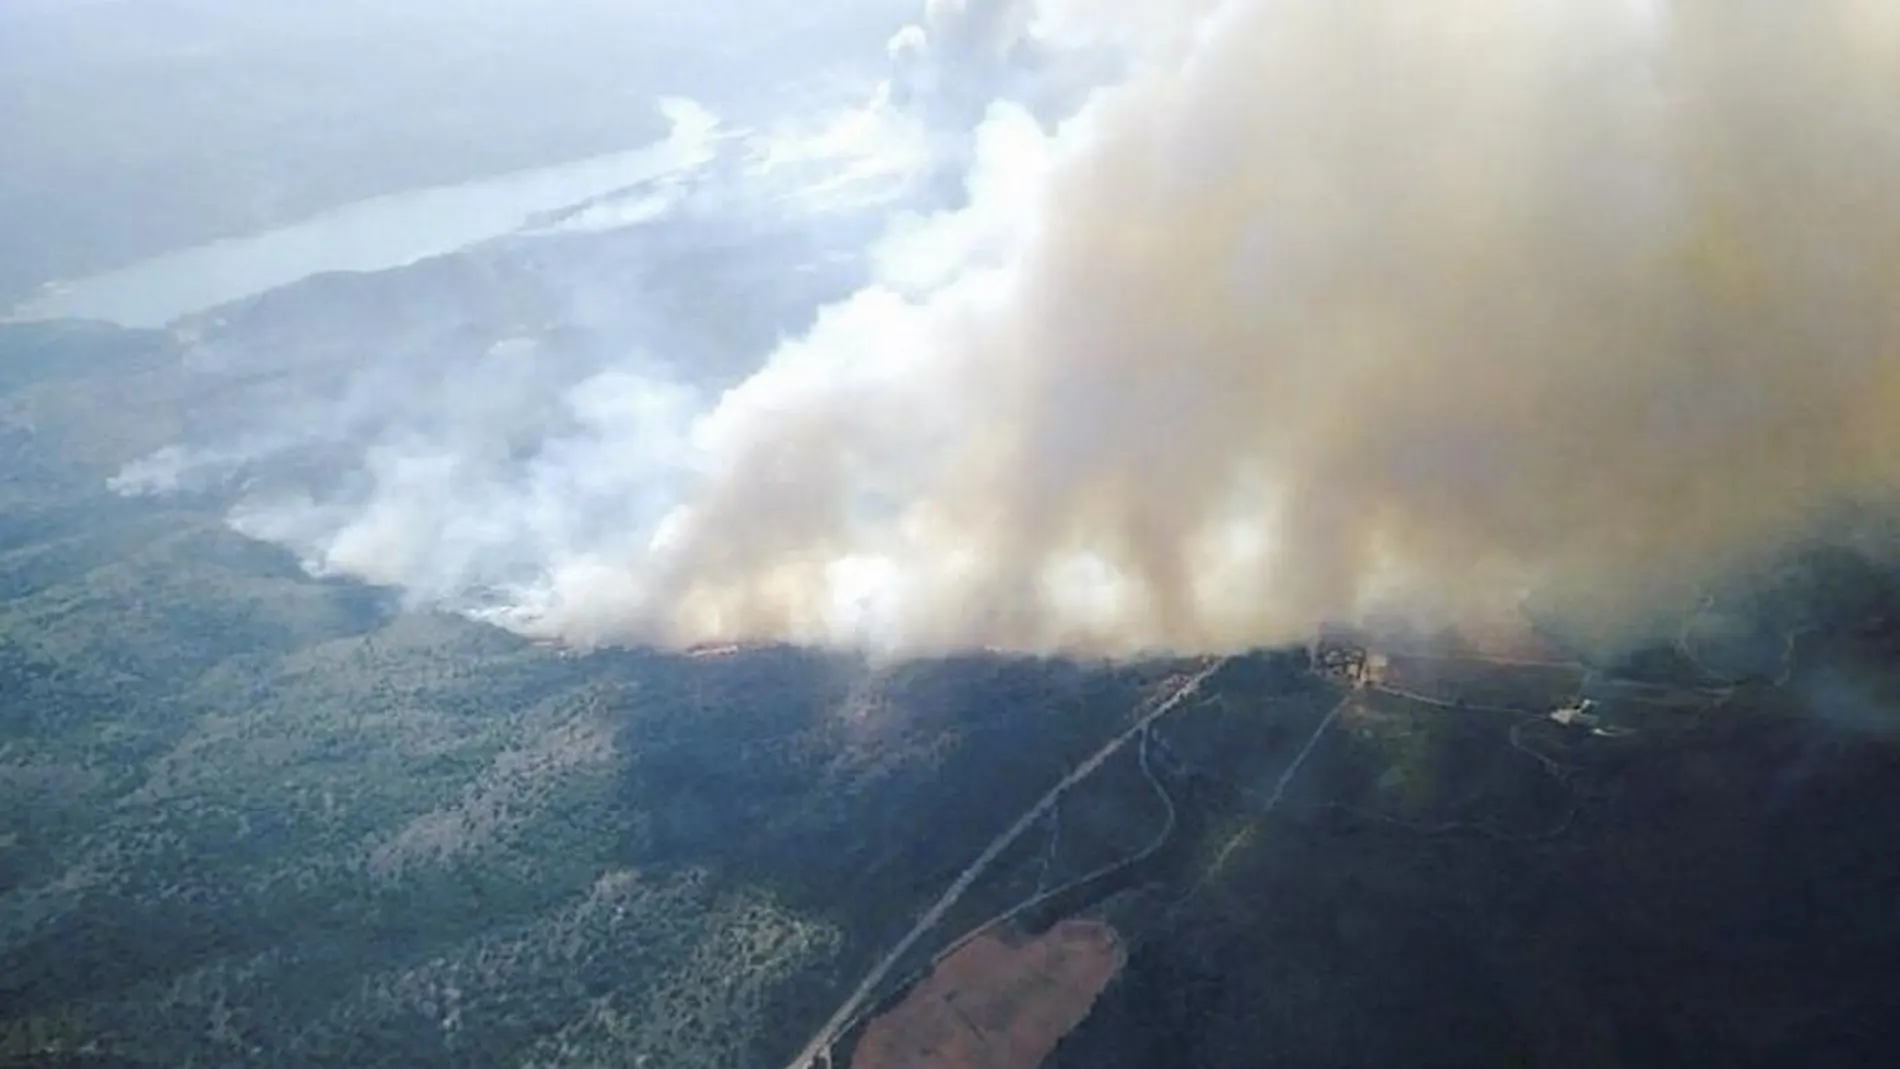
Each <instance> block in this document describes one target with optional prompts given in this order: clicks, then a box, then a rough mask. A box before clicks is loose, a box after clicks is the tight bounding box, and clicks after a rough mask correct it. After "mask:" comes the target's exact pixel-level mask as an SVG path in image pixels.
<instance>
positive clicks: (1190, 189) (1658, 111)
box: [241, 0, 1900, 652]
mask: <svg viewBox="0 0 1900 1069" xmlns="http://www.w3.org/2000/svg"><path fill="white" fill-rule="evenodd" d="M1894 12H1895V9H1894V8H1893V6H1892V5H1889V4H1887V3H1884V2H1883V0H1803V2H1801V3H1788V2H1786V0H1675V2H1667V0H1652V2H1649V3H1635V2H1626V3H1606V2H1603V0H1440V2H1439V3H1435V4H1431V5H1422V4H1418V3H1415V2H1408V0H1224V2H1222V0H1204V2H1200V3H1182V4H1172V5H1160V4H1136V3H1132V2H1116V3H1108V4H1088V5H1083V4H1080V3H1077V2H1075V0H1046V2H1043V3H1037V4H1030V3H1020V4H1012V3H1002V2H998V3H984V2H982V0H969V2H967V3H955V2H941V3H937V2H933V3H932V4H931V5H930V7H929V9H928V12H927V15H926V18H925V19H924V21H923V22H922V24H921V25H920V27H918V28H917V29H915V30H912V31H906V32H905V33H904V34H900V36H899V38H898V40H897V41H896V42H894V44H893V56H894V58H895V59H896V61H897V71H898V78H897V82H894V85H895V84H899V83H901V84H902V85H904V86H905V87H906V88H904V90H903V91H904V92H905V93H908V94H910V95H912V96H916V95H918V94H925V95H932V94H935V95H934V96H933V97H932V99H941V98H942V94H943V91H944V90H943V84H944V72H945V71H949V70H953V69H957V65H958V64H962V65H964V67H965V68H967V69H970V70H975V71H977V72H978V73H979V74H980V75H981V76H980V77H975V78H972V79H971V80H969V81H968V82H966V83H963V84H965V85H982V86H992V87H993V86H996V85H1000V84H1006V83H1007V79H1001V80H999V79H998V78H997V77H995V75H996V72H998V71H1005V70H1007V69H1009V67H1010V64H1012V63H1015V62H1018V61H1020V60H1021V59H1022V57H1023V56H1025V55H1029V54H1032V53H1033V54H1035V55H1039V56H1049V55H1059V54H1062V52H1063V51H1064V50H1066V49H1074V50H1079V51H1080V52H1083V53H1087V54H1089V55H1091V56H1099V55H1101V54H1102V53H1103V50H1113V52H1114V54H1115V55H1116V57H1117V62H1116V65H1115V67H1114V69H1115V71H1116V72H1117V73H1116V76H1115V78H1114V79H1113V81H1112V83H1111V84H1108V85H1105V86H1102V87H1100V88H1098V89H1096V90H1095V91H1093V92H1091V93H1089V94H1088V95H1087V96H1086V98H1085V99H1084V100H1083V101H1082V102H1081V103H1080V104H1079V105H1078V106H1077V107H1075V108H1074V109H1073V110H1072V112H1071V113H1070V114H1068V115H1066V117H1064V118H1063V119H1062V121H1060V122H1059V123H1053V124H1052V123H1050V122H1047V121H1045V118H1044V116H1042V115H1039V111H1041V109H1039V108H1035V107H1025V106H1023V105H1020V104H1018V103H1012V102H1008V101H993V102H989V103H988V104H987V105H986V107H985V108H984V110H983V111H982V112H981V114H982V118H981V121H980V126H979V129H978V133H977V136H976V139H975V140H974V142H972V144H973V146H974V148H973V150H972V152H971V155H970V166H969V171H968V176H967V183H966V189H965V193H966V199H965V200H964V201H963V202H962V203H961V205H960V206H958V207H955V208H952V209H948V210H941V211H937V212H935V213H924V214H910V215H905V216H902V217H900V218H899V219H898V220H897V221H896V222H895V223H894V224H893V225H892V226H891V228H890V230H889V232H888V233H887V234H886V236H885V237H884V239H883V240H882V241H881V242H880V243H879V244H878V246H877V248H876V249H875V250H874V254H873V256H872V258H871V261H870V262H871V264H872V265H873V271H874V277H873V278H872V279H871V280H870V281H869V283H868V284H867V285H865V286H864V287H863V288H862V289H861V290H860V291H859V292H857V293H856V294H854V295H853V296H851V297H849V298H848V299H845V300H843V301H842V302H839V303H837V304H835V305H833V306H831V307H829V308H827V309H825V310H824V311H823V312H822V313H821V314H820V315H819V316H818V318H817V321H816V323H815V325H814V326H813V327H812V328H811V329H810V331H809V332H807V333H805V334H804V335H803V336H801V337H798V338H795V339H792V340H790V341H787V342H786V343H785V344H783V345H782V346H780V347H779V348H778V349H777V350H776V351H775V352H773V353H771V354H770V356H769V357H768V358H767V359H766V360H765V362H764V364H763V366H762V367H761V368H760V369H759V370H758V371H757V373H756V374H753V375H751V376H750V377H749V378H746V379H745V380H744V381H743V382H740V383H738V384H737V385H734V386H733V387H732V388H730V389H728V390H725V391H724V392H723V393H722V394H721V395H719V396H718V397H717V398H716V399H710V400H706V401H702V400H701V399H700V398H698V397H696V396H695V395H693V394H692V393H691V392H690V391H686V392H680V391H677V390H674V389H673V388H671V387H668V386H666V385H665V384H663V383H662V384H657V385H656V384H653V383H645V382H643V383H642V384H640V385H638V386H637V387H634V386H626V387H625V388H626V393H627V398H628V400H627V401H626V402H625V404H624V405H622V406H618V407H616V406H613V405H609V406H606V407H605V408H596V409H595V410H593V414H592V417H591V418H592V422H591V423H590V422H589V418H590V417H583V416H579V415H576V417H575V418H576V419H578V421H579V423H580V424H582V425H584V428H583V431H582V432H581V433H580V437H579V438H577V439H576V441H580V442H584V443H586V447H585V451H584V455H579V456H570V457H567V458H563V459H560V460H557V461H552V462H550V464H549V465H548V466H547V467H546V469H545V470H531V471H529V472H528V473H527V474H526V475H525V477H524V478H523V481H521V482H519V483H518V484H517V485H515V486H513V487H512V488H511V489H510V490H509V491H508V493H507V494H505V495H503V496H501V497H496V496H495V495H493V494H491V493H487V492H485V491H484V489H483V486H482V485H479V484H475V485H471V484H468V483H465V482H464V481H463V480H462V478H461V471H462V470H463V469H462V465H463V464H464V462H465V457H464V456H463V455H462V454H461V453H460V452H454V453H451V454H449V455H445V456H432V455H427V454H426V453H424V454H417V453H414V452H409V451H404V450H402V449H400V448H397V449H395V451H394V452H392V453H388V454H386V455H380V454H379V455H378V456H376V457H374V458H373V459H372V461H371V463H370V465H369V469H368V470H369V477H370V478H371V479H372V480H373V481H374V483H375V487H376V489H375V491H374V492H373V493H371V494H369V495H367V497H366V498H364V499H362V500H361V501H358V502H354V503H352V504H350V505H349V506H348V507H344V508H341V509H337V508H331V509H329V511H327V512H326V510H325V507H324V506H322V505H321V504H320V503H313V504H311V505H310V506H309V507H307V508H304V509H303V510H302V516H303V519H302V520H300V521H299V523H301V526H299V525H298V524H293V523H289V522H288V521H287V520H286V519H285V517H286V516H296V515H297V512H296V510H290V511H286V510H285V509H284V508H282V507H281V503H277V504H273V505H270V506H268V507H262V508H257V507H254V508H252V509H250V510H247V511H246V512H244V513H242V514H241V519H242V522H243V524H244V525H245V526H246V528H247V529H249V530H252V531H254V532H257V533H260V534H264V535H266V536H271V537H280V538H285V539H288V540H291V541H293V542H296V543H298V544H301V545H303V546H305V547H306V548H307V549H310V550H311V552H312V555H313V556H314V557H315V558H316V559H317V560H318V561H319V562H320V563H321V565H322V566H324V567H328V568H332V569H337V570H342V571H347V572H351V573H354V574H360V575H364V576H366V577H369V578H373V579H377V580H380V581H387V582H395V583H402V584H407V585H416V584H423V585H426V586H427V588H428V589H430V590H432V591H440V592H443V594H444V595H445V596H448V595H450V594H453V593H454V592H456V591H457V590H458V588H467V587H470V586H472V585H476V583H475V573H477V572H483V569H479V568H476V567H475V566H474V564H472V563H471V562H473V561H476V560H479V559H492V558H493V555H494V554H493V549H494V547H496V546H506V547H508V552H509V553H510V554H512V558H511V559H510V561H509V567H508V568H505V569H501V570H500V571H499V572H497V571H494V570H488V571H487V572H485V573H484V574H483V576H482V578H481V582H480V585H484V586H492V585H494V584H493V579H494V576H495V575H498V574H505V575H506V576H508V581H507V582H506V583H503V584H501V586H502V587H503V591H502V604H501V607H500V608H499V609H496V610H495V616H496V618H498V619H502V620H504V621H506V622H508V623H510V624H511V625H512V626H516V627H520V628H522V629H525V630H530V631H533V632H537V633H541V634H546V635H551V636H558V637H563V638H567V639H570V640H575V641H582V642H595V641H656V642H665V643H689V642H697V641H727V640H746V639H778V640H791V641H798V642H811V643H832V644H866V643H869V644H877V645H882V646H893V647H897V648H900V649H907V650H931V649H945V648H954V647H963V646H973V645H987V646H1004V647H1012V648H1021V649H1035V650H1047V649H1052V648H1089V649H1093V650H1103V651H1109V652H1127V651H1132V650H1138V649H1153V648H1170V649H1176V650H1188V649H1192V650H1219V649H1229V648H1235V647H1244V646H1250V645H1255V644H1261V643H1270V642H1278V641H1283V640H1290V639H1298V638H1301V637H1304V636H1305V635H1306V634H1307V633H1309V632H1310V630H1311V629H1312V628H1313V627H1314V626H1315V625H1316V624H1317V623H1319V622H1321V621H1323V620H1328V619H1336V618H1341V617H1352V616H1355V615H1359V614H1361V613H1363V612H1365V611H1368V610H1369V609H1373V608H1393V607H1396V608H1399V609H1404V610H1410V611H1416V612H1429V613H1432V614H1434V615H1436V616H1438V617H1440V618H1444V619H1450V620H1458V619H1462V618H1468V617H1471V616H1476V615H1481V614H1490V613H1492V612H1494V611H1496V610H1497V608H1498V606H1499V605H1509V604H1510V603H1512V602H1513V601H1514V600H1515V599H1516V598H1517V597H1519V596H1520V595H1521V594H1522V593H1524V592H1526V591H1532V592H1535V593H1536V594H1537V595H1538V597H1539V599H1540V601H1541V602H1542V603H1544V604H1546V605H1549V606H1551V607H1552V608H1553V611H1555V612H1556V613H1557V614H1558V615H1560V616H1564V617H1567V618H1568V619H1569V620H1570V621H1571V622H1572V623H1580V624H1587V625H1590V626H1591V627H1594V628H1597V629H1598V630H1599V631H1600V632H1601V633H1614V632H1617V631H1622V630H1627V629H1631V628H1640V627H1641V626H1643V625H1644V624H1645V623H1646V622H1647V620H1648V617H1649V614H1651V613H1653V612H1655V611H1659V610H1661V609H1665V608H1667V607H1669V606H1671V605H1672V604H1675V603H1677V602H1678V601H1680V600H1681V599H1682V598H1685V597H1687V596H1688V595H1689V593H1690V592H1691V591H1693V590H1695V589H1697V588H1698V587H1700V586H1702V585H1704V584H1707V583H1710V582H1714V581H1717V580H1719V579H1720V578H1722V577H1723V576H1725V575H1727V574H1729V573H1731V572H1732V571H1733V570H1735V569H1737V568H1745V567H1747V566H1748V565H1749V564H1750V562H1752V561H1754V560H1756V559H1758V558H1759V557H1760V556H1761V555H1762V554H1766V553H1769V552H1772V551H1773V550H1775V549H1776V548H1777V547H1779V546H1781V545H1784V544H1786V543H1787V542H1788V541H1789V540H1791V539H1795V538H1799V537H1801V536H1803V535H1804V534H1806V533H1808V532H1810V531H1811V530H1812V529H1814V527H1815V525H1816V524H1819V523H1824V522H1826V521H1827V520H1828V518H1829V517H1830V515H1831V513H1832V512H1833V511H1834V510H1836V509H1839V508H1842V507H1845V506H1850V505H1861V504H1867V503H1872V504H1874V505H1876V506H1885V505H1889V504H1891V503H1892V502H1893V500H1894V497H1895V493H1896V490H1900V418H1897V417H1900V305H1896V304H1895V302H1893V301H1892V300H1891V299H1890V297H1889V294H1888V293H1887V289H1888V281H1889V280H1890V279H1891V278H1892V277H1894V272H1895V270H1896V268H1900V199H1896V198H1895V197H1894V196H1893V193H1892V190H1893V189H1895V188H1900V186H1896V181H1900V108H1896V107H1895V106H1894V104H1893V102H1894V101H1895V100H1896V99H1900V97H1897V96H1896V92H1897V91H1900V14H1896V13H1894ZM1089 69H1091V70H1095V71H1099V70H1101V69H1103V68H1101V67H1099V66H1093V67H1090V68H1089ZM926 75H927V76H926ZM926 91H927V92H926ZM624 385H625V384H623V386H624ZM588 396H592V391H591V390H590V391H583V393H582V394H580V395H576V397H575V398H574V399H573V404H575V405H577V406H581V407H585V406H586V405H587V404H589V403H591V402H589V401H587V400H586V398H587V397H588ZM634 398H639V399H638V400H635V399H634ZM603 495H605V496H606V497H607V498H611V499H614V500H619V501H622V502H623V503H624V504H623V506H622V507H620V508H619V509H617V510H613V511H612V515H613V518H614V520H615V521H616V524H617V526H614V527H613V528H612V529H611V530H610V531H609V530H607V529H605V528H603V527H601V526H600V525H599V524H598V522H596V523H593V524H590V526H589V529H588V530H587V531H585V532H577V531H574V530H570V529H567V528H565V527H564V526H563V524H564V520H563V517H565V516H567V515H569V514H570V513H572V512H573V511H575V510H576V508H577V507H578V506H577V505H576V504H575V503H576V502H577V501H586V502H590V503H591V504H589V505H588V507H587V508H586V510H585V511H586V512H587V514H589V515H590V516H598V515H599V507H598V506H599V503H600V501H601V500H602V498H603ZM524 505H527V506H530V507H527V508H524V507H523V506H524ZM470 546H479V547H487V548H486V549H485V550H484V552H483V553H481V554H471V551H470V549H469V547H470Z"/></svg>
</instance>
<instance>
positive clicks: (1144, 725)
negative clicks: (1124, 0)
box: [787, 658, 1226, 1069]
mask: <svg viewBox="0 0 1900 1069" xmlns="http://www.w3.org/2000/svg"><path fill="white" fill-rule="evenodd" d="M1225 663H1226V658H1218V659H1215V660H1211V661H1209V662H1208V663H1206V664H1204V665H1203V666H1202V667H1201V668H1200V670H1199V671H1197V672H1195V673H1194V674H1193V675H1191V676H1189V677H1188V678H1187V679H1186V680H1185V681H1184V682H1183V683H1181V685H1180V686H1178V687H1176V688H1175V689H1174V690H1173V691H1171V692H1169V694H1168V696H1167V697H1166V698H1164V699H1163V700H1162V701H1160V702H1159V703H1157V704H1156V705H1155V707H1154V708H1152V709H1150V710H1148V711H1147V712H1146V713H1144V714H1142V715H1141V717H1140V718H1139V719H1138V720H1136V721H1135V723H1134V725H1133V726H1131V727H1129V728H1128V729H1127V730H1126V731H1123V732H1122V733H1121V734H1119V735H1116V736H1115V737H1114V738H1112V739H1109V740H1108V741H1107V742H1106V743H1104V744H1102V747H1101V749H1099V750H1096V751H1095V752H1094V753H1093V754H1091V755H1090V756H1089V758H1088V759H1087V760H1085V761H1083V762H1082V763H1081V764H1079V765H1077V766H1075V768H1074V769H1072V770H1071V771H1070V772H1069V774H1068V775H1066V776H1064V777H1062V779H1061V781H1060V782H1058V783H1057V784H1056V785H1055V786H1053V787H1051V788H1049V791H1048V793H1046V794H1044V795H1043V796H1042V798H1041V799H1039V800H1038V801H1037V802H1036V804H1035V805H1033V806H1030V807H1029V808H1028V809H1027V810H1025V811H1024V812H1023V815H1022V816H1020V817H1018V818H1017V820H1016V823H1014V824H1011V825H1010V826H1009V827H1008V828H1005V829H1004V830H1003V832H1002V833H1001V834H1000V835H998V836H997V837H996V838H994V839H992V840H990V844H989V846H987V847H985V848H984V850H983V852H982V853H981V854H979V855H977V858H976V860H975V861H972V862H970V864H969V865H968V867H966V868H965V869H964V870H963V872H962V873H960V874H959V875H958V876H957V878H956V880H955V881H954V882H952V883H951V884H950V886H949V887H948V888H947V889H945V891H944V892H943V894H942V895H941V896H939V897H938V899H937V901H936V902H935V903H934V904H932V905H931V907H930V908H929V909H928V910H925V911H924V914H923V916H921V917H919V918H918V919H917V923H916V924H914V925H912V926H911V929H910V931H908V932H906V933H905V934H904V938H902V939H900V940H898V941H897V945H896V946H894V947H892V948H891V949H890V952H889V953H887V954H885V955H884V957H883V958H882V959H881V960H879V961H878V963H877V964H876V965H875V966H873V967H872V968H871V971H870V972H868V973H866V974H865V976H864V979H863V980H862V981H860V982H859V984H858V986H857V988H856V989H855V990H853V991H852V992H851V996H850V997H849V998H847V999H845V1001H844V1003H843V1004H842V1005H840V1006H839V1007H838V1009H837V1012H835V1013H833V1014H832V1015H831V1019H830V1020H827V1021H826V1022H825V1023H824V1026H823V1027H821V1028H820V1029H819V1030H818V1034H816V1035H814V1036H812V1038H811V1042H809V1043H807V1044H805V1047H804V1049H803V1050H801V1051H799V1053H798V1056H797V1057H796V1058H793V1059H792V1061H791V1063H790V1065H789V1066H787V1069H812V1065H813V1064H814V1063H815V1062H817V1061H818V1059H819V1058H820V1057H823V1058H824V1059H825V1063H826V1065H827V1066H828V1065H830V1061H831V1047H832V1045H833V1044H834V1043H836V1042H837V1040H838V1037H839V1036H840V1035H842V1034H844V1032H845V1031H847V1030H848V1029H847V1025H848V1024H849V1023H850V1022H851V1021H853V1020H855V1019H856V1017H857V1014H858V1011H859V1009H860V1008H861V1007H862V1006H863V1005H864V1003H865V1002H866V1001H867V1000H869V999H870V998H871V997H872V995H873V994H874V993H875V992H876V991H877V989H878V987H879V985H881V984H882V983H883V982H884V978H885V977H887V976H889V975H890V972H891V970H892V969H893V968H895V967H896V966H897V963H898V960H899V959H901V958H902V957H903V956H904V955H905V954H907V953H909V951H910V949H911V947H913V946H915V945H916V944H917V941H918V940H919V939H922V938H923V937H924V936H925V935H926V934H928V933H929V932H930V930H931V929H932V928H935V927H936V926H937V924H938V923H939V922H940V921H942V920H943V918H944V915H945V914H946V913H949V912H950V910H951V908H952V907H954V906H955V905H956V904H957V902H958V901H959V900H961V899H962V898H963V896H964V894H965V893H966V892H968V891H969V889H970V887H971V885H972V884H974V883H976V881H977V880H978V879H979V878H981V877H982V875H983V873H984V872H985V871H986V870H987V869H988V868H989V867H990V865H992V864H993V863H995V861H996V859H997V858H998V857H1000V856H1002V853H1003V851H1005V850H1007V849H1009V848H1010V846H1011V845H1012V844H1014V843H1015V842H1016V840H1017V839H1019V838H1021V837H1022V836H1023V834H1024V833H1025V832H1027V831H1028V830H1029V829H1030V828H1033V827H1034V826H1035V825H1036V822H1037V821H1039V820H1041V819H1042V818H1043V817H1044V816H1045V815H1046V814H1047V813H1048V812H1049V811H1050V810H1051V809H1053V808H1054V807H1055V804H1056V802H1057V801H1058V800H1060V799H1061V797H1062V793H1063V792H1064V791H1067V790H1068V789H1069V788H1070V787H1073V786H1075V785H1076V784H1078V783H1080V782H1082V781H1083V780H1085V779H1087V778H1088V777H1089V776H1091V775H1093V774H1094V773H1095V770H1096V769H1098V768H1101V767H1102V764H1103V763H1104V762H1106V761H1107V760H1108V759H1109V758H1111V757H1113V756H1115V754H1116V753H1117V752H1119V751H1120V750H1121V748H1122V747H1123V746H1126V745H1127V744H1128V741H1129V740H1130V739H1134V738H1136V737H1138V736H1141V735H1143V734H1144V733H1145V732H1146V731H1147V730H1148V727H1149V725H1151V724H1153V723H1154V722H1155V721H1157V720H1159V719H1161V718H1162V717H1164V716H1166V715H1168V714H1169V713H1171V712H1173V711H1174V710H1175V709H1177V708H1179V707H1180V705H1181V703H1182V702H1184V701H1186V700H1187V699H1188V698H1190V697H1193V696H1194V695H1195V694H1196V693H1197V692H1198V691H1199V690H1200V688H1201V684H1202V683H1204V682H1206V681H1207V678H1208V677H1209V676H1212V675H1213V674H1214V672H1215V671H1216V670H1218V669H1219V668H1220V667H1221V666H1222V665H1223V664H1225ZM1144 771H1145V767H1144Z"/></svg>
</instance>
